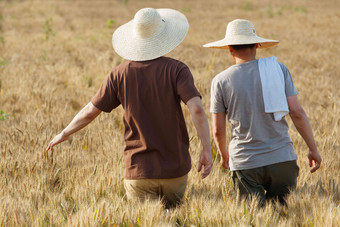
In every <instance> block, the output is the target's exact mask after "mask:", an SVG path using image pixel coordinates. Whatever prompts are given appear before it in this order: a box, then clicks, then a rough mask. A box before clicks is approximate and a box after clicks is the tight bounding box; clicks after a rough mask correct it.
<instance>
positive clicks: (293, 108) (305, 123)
mask: <svg viewBox="0 0 340 227" xmlns="http://www.w3.org/2000/svg"><path fill="white" fill-rule="evenodd" d="M287 102H288V107H289V115H290V117H291V119H292V120H293V123H294V125H295V128H296V129H297V130H298V132H299V134H300V135H301V136H302V138H303V140H304V141H305V142H306V144H307V146H308V148H309V153H308V159H309V166H310V167H312V166H313V161H314V164H315V166H314V167H313V168H312V169H311V172H312V173H314V172H315V171H316V170H317V169H319V168H320V165H321V160H322V159H321V156H320V154H319V153H318V149H317V146H316V142H315V139H314V135H313V131H312V127H311V125H310V123H309V120H308V117H307V115H306V113H305V111H304V109H303V108H302V106H301V105H300V103H299V100H298V98H297V96H296V95H294V96H289V97H287Z"/></svg>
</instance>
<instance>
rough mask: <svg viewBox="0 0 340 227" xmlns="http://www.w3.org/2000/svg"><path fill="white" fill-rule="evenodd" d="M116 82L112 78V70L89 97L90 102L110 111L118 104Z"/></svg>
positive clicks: (102, 109) (105, 110)
mask: <svg viewBox="0 0 340 227" xmlns="http://www.w3.org/2000/svg"><path fill="white" fill-rule="evenodd" d="M117 91H118V90H117V84H116V81H115V79H114V71H111V73H110V74H109V75H107V76H106V78H105V79H104V81H103V83H102V85H101V86H100V88H99V90H98V91H97V93H96V94H95V96H94V97H93V98H92V99H91V102H92V104H93V105H94V106H95V107H97V108H98V109H100V110H101V111H104V112H107V113H109V112H111V111H112V110H113V109H115V108H116V107H118V106H119V105H120V101H119V99H118V97H117Z"/></svg>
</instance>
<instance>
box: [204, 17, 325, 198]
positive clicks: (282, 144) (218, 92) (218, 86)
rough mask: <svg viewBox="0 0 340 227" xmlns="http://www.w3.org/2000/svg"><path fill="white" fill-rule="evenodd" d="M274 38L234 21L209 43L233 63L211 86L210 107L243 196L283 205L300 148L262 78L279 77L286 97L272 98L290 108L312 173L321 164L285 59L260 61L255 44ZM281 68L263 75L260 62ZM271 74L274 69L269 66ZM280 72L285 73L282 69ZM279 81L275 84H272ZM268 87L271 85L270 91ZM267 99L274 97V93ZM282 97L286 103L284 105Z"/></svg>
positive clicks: (224, 161) (218, 140)
mask: <svg viewBox="0 0 340 227" xmlns="http://www.w3.org/2000/svg"><path fill="white" fill-rule="evenodd" d="M277 43H278V41H276V40H268V39H263V38H260V37H258V36H257V35H256V33H255V28H254V26H253V24H252V23H251V22H250V21H247V20H240V19H238V20H234V21H232V22H230V23H229V24H228V27H227V32H226V37H225V38H224V39H223V40H220V41H216V42H214V43H209V44H206V45H205V47H211V48H220V49H229V51H230V53H231V55H232V57H233V59H234V61H235V63H236V64H235V65H233V66H231V67H229V68H228V69H226V70H225V71H223V72H221V73H219V74H218V75H217V76H216V77H215V78H214V79H213V81H212V85H211V106H210V112H211V113H212V117H213V131H214V139H215V142H216V144H217V146H218V148H219V151H220V154H221V164H222V166H223V167H224V168H226V169H228V168H229V167H230V170H231V171H232V178H233V182H234V185H235V188H237V189H238V190H239V191H240V193H241V195H249V194H255V195H257V196H259V197H260V202H261V204H264V202H265V200H266V199H272V198H274V199H278V200H279V201H280V202H281V203H282V204H285V200H284V197H285V196H286V195H287V194H288V193H289V191H290V189H292V188H295V187H296V179H297V176H298V172H299V167H298V166H297V164H296V159H297V156H296V153H295V151H294V147H293V144H292V141H291V139H290V137H289V135H288V125H287V122H286V120H285V119H284V117H282V118H281V119H276V118H274V112H275V111H274V112H270V111H269V112H268V111H267V109H266V108H267V106H268V105H269V104H268V101H264V100H268V97H266V95H267V96H268V93H267V90H268V89H269V90H270V89H273V88H272V87H271V88H267V87H268V86H264V82H266V80H267V79H268V78H269V80H274V79H273V78H275V77H276V75H279V76H278V77H276V78H279V79H278V82H277V83H279V84H280V83H281V84H282V90H274V91H273V90H272V91H271V92H274V94H276V93H278V92H282V94H283V100H274V101H273V102H274V104H275V106H277V102H280V105H279V106H280V108H282V109H284V108H285V107H284V106H285V105H286V106H287V113H288V110H289V115H290V117H291V118H292V120H293V122H294V125H295V127H296V128H297V130H298V132H299V133H300V134H301V136H302V137H303V139H304V140H305V142H306V143H307V145H308V147H309V153H308V158H309V162H310V166H311V167H312V166H313V162H314V164H315V166H314V167H313V168H312V170H311V172H315V171H316V170H317V169H318V168H319V167H320V164H321V157H320V155H319V153H318V151H317V147H316V143H315V140H314V136H313V132H312V129H311V126H310V124H309V121H308V118H307V116H306V114H305V112H304V110H303V108H302V107H301V106H300V104H299V102H298V99H297V94H298V92H297V90H296V88H295V86H294V84H293V81H292V77H291V75H290V72H289V70H288V69H287V68H286V66H285V65H283V64H282V63H278V62H276V60H275V62H274V63H273V65H265V66H262V65H261V66H260V65H259V60H256V49H257V48H264V47H271V46H274V45H276V44H277ZM275 66H276V67H277V68H278V71H279V72H277V71H276V72H275V77H274V75H269V77H263V70H262V71H261V72H262V74H261V72H260V68H261V67H265V68H266V67H267V68H268V67H273V68H275ZM269 71H270V72H271V73H272V72H274V71H273V70H272V69H271V68H270V70H269ZM281 71H282V72H281ZM274 84H275V83H274ZM266 89H267V90H266ZM269 99H271V100H273V98H272V97H269ZM281 102H282V103H283V104H281ZM226 117H227V119H228V121H229V122H230V123H231V125H232V126H231V140H230V144H229V149H228V151H227V144H226Z"/></svg>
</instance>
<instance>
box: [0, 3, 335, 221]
mask: <svg viewBox="0 0 340 227" xmlns="http://www.w3.org/2000/svg"><path fill="white" fill-rule="evenodd" d="M144 7H153V8H173V9H177V10H180V11H182V12H183V13H184V14H185V15H186V16H187V18H188V20H189V23H190V30H189V33H188V36H187V38H186V39H185V41H184V42H183V43H182V44H181V45H180V46H179V47H177V48H176V49H175V50H174V51H172V52H171V53H170V54H169V56H171V57H174V58H177V59H179V60H182V61H183V62H185V63H186V64H187V65H188V66H189V67H190V69H191V71H192V73H193V75H194V78H195V83H196V85H197V87H198V89H199V91H200V92H201V94H202V96H203V98H202V100H203V104H204V107H205V108H206V112H207V114H208V116H209V95H210V82H211V80H212V78H213V77H214V75H216V74H217V73H218V72H220V71H222V70H224V69H225V68H227V67H228V66H230V65H231V64H233V62H232V58H231V57H230V56H229V53H228V52H227V51H223V50H213V49H205V48H203V47H202V45H203V44H205V43H207V42H212V41H215V40H217V39H221V38H223V37H224V33H225V28H226V25H227V23H228V22H229V21H231V20H233V19H236V18H245V19H249V20H251V21H252V22H253V23H254V25H255V28H256V30H257V34H258V35H259V36H262V37H265V38H269V39H278V40H280V41H281V43H280V44H279V45H278V46H277V47H275V48H271V49H268V50H259V51H258V57H268V56H271V55H275V56H277V58H278V60H279V61H281V62H283V63H284V64H286V65H287V67H288V68H289V69H290V71H291V73H292V76H293V80H294V82H295V85H296V87H297V89H298V90H299V92H300V94H299V96H298V97H299V100H300V102H301V103H302V105H303V107H304V108H305V111H306V112H307V114H308V116H309V119H310V122H311V124H312V127H313V129H314V134H315V138H316V141H317V144H318V148H319V151H320V153H321V155H322V158H323V163H322V167H321V169H320V170H318V171H317V172H316V173H314V174H311V173H310V172H309V166H308V161H307V157H306V155H307V152H308V150H307V146H306V145H305V143H304V142H303V140H302V138H301V137H300V136H299V134H298V133H297V132H296V130H295V129H294V127H293V125H292V122H291V121H290V120H289V125H290V127H291V130H290V135H291V137H292V140H293V142H294V145H295V149H296V152H297V154H298V157H299V159H298V164H299V166H300V176H299V178H298V187H297V190H296V191H295V192H293V193H292V194H291V195H290V196H289V198H288V205H289V209H284V208H277V209H274V207H273V206H272V205H270V206H267V207H266V208H265V209H263V210H258V209H256V206H255V204H256V201H255V200H252V201H246V202H245V201H238V200H237V197H238V195H237V194H236V193H235V192H234V190H233V188H232V183H231V179H230V177H229V172H227V171H223V170H222V168H221V167H220V166H219V163H218V160H219V156H218V155H214V158H215V162H214V167H213V170H212V172H211V175H210V176H209V177H208V178H207V179H205V180H201V179H200V176H199V174H198V173H197V171H196V167H197V161H198V157H199V153H200V149H201V148H200V142H199V139H198V137H197V135H196V131H195V130H194V127H193V124H192V123H191V119H190V115H189V112H188V111H187V109H186V107H185V106H183V107H184V112H185V116H186V120H187V123H188V131H189V134H190V137H191V149H190V150H191V151H190V152H191V154H192V160H193V162H192V163H193V168H192V171H191V172H190V174H189V185H188V188H187V192H186V195H185V201H184V204H183V205H182V206H181V207H180V208H178V209H176V210H174V211H173V212H171V213H169V214H165V212H164V211H163V210H162V209H161V204H160V203H159V202H147V203H145V204H140V203H137V202H130V201H127V200H126V198H125V196H124V186H123V177H122V175H123V161H122V156H123V149H124V141H123V135H122V133H123V130H124V127H123V124H122V112H123V111H122V108H121V107H119V108H118V109H116V110H114V111H112V113H110V114H105V113H102V114H101V115H100V116H99V117H98V118H97V119H96V120H95V121H94V122H93V123H91V124H90V125H89V126H88V127H87V128H85V129H83V130H81V131H80V132H78V133H76V134H75V135H74V136H72V137H71V138H70V139H69V141H66V142H64V143H63V144H61V145H58V146H56V147H55V149H54V152H53V153H51V152H46V151H45V148H46V147H47V145H48V143H49V141H50V140H51V139H52V138H53V136H54V135H55V134H57V133H59V132H60V131H61V130H62V129H63V128H64V127H65V126H66V125H67V124H68V123H69V122H70V121H71V120H72V118H73V116H75V114H76V113H77V112H78V111H79V110H80V109H81V108H82V106H84V105H86V104H87V103H88V102H89V101H90V99H91V97H92V96H93V95H94V94H95V92H96V90H97V89H98V88H99V86H100V84H101V82H102V80H103V79H104V77H105V76H106V74H107V73H108V72H109V71H110V70H111V68H113V67H114V66H116V65H118V64H119V63H121V62H122V61H123V60H122V59H121V58H120V57H119V56H118V55H117V54H116V53H115V52H114V51H113V49H112V45H111V36H112V33H113V31H114V30H115V29H116V28H117V27H118V26H120V25H121V24H124V23H126V22H127V21H129V20H131V19H132V18H133V16H134V14H135V13H136V12H137V11H138V10H139V9H140V8H144ZM339 10H340V2H339V1H338V0H327V1H320V0H309V1H304V0H294V1H293V0H286V1H269V0H263V1H262V0H261V1H260V0H254V1H247V0H241V1H232V0H216V1H208V0H186V1H180V0H164V1H163V0H130V1H129V0H115V1H104V0H101V1H56V0H51V1H47V0H46V1H19V0H18V1H10V0H7V1H4V0H3V1H0V111H1V112H0V225H1V226H19V225H20V226H26V225H28V226H48V225H50V226H74V225H77V226H78V225H83V226H94V225H95V226H102V225H103V226H108V225H110V226H111V225H113V226H116V225H117V226H339V225H340V202H339V201H340V191H339V183H340V173H339V170H340V154H339V152H340V142H339V139H340V130H339V126H340V66H339V64H340V61H339V53H340V39H339V37H340V14H339ZM209 118H210V117H209ZM287 118H289V117H287ZM212 144H213V143H212ZM213 147H214V145H213ZM214 152H215V153H214V154H216V148H215V147H214Z"/></svg>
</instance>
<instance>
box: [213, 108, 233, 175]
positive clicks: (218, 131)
mask: <svg viewBox="0 0 340 227" xmlns="http://www.w3.org/2000/svg"><path fill="white" fill-rule="evenodd" d="M212 128H213V135H214V140H215V143H216V145H217V147H218V150H219V151H220V154H221V165H222V166H223V168H225V169H228V168H229V152H228V150H227V139H226V113H225V112H222V113H213V114H212Z"/></svg>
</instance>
